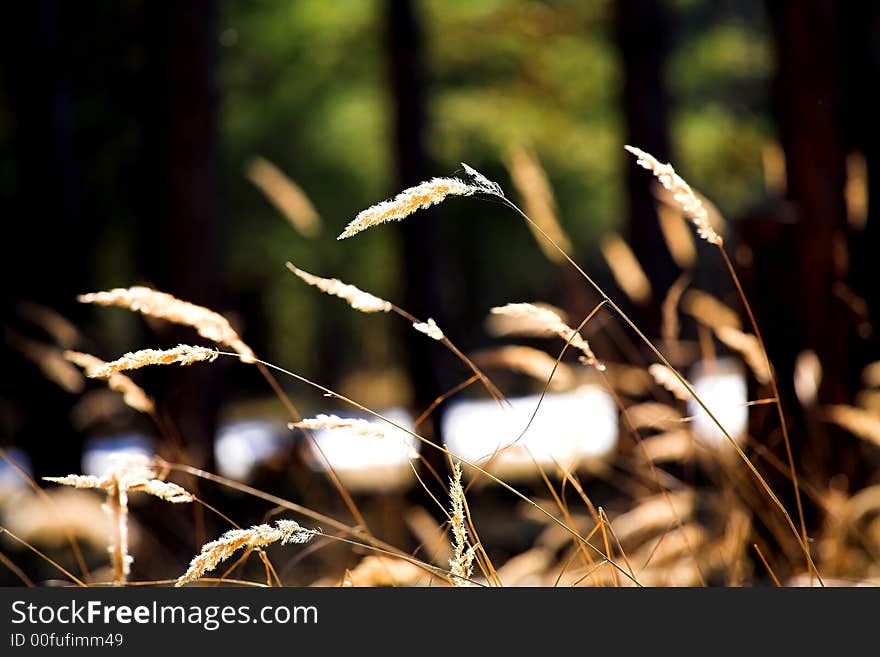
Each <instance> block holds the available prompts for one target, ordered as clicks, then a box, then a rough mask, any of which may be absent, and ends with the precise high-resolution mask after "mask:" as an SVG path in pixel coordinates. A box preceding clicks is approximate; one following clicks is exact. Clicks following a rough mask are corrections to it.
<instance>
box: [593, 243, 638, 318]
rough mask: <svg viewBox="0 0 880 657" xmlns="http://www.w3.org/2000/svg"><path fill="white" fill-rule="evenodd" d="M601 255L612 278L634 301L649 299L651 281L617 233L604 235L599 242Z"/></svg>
mask: <svg viewBox="0 0 880 657" xmlns="http://www.w3.org/2000/svg"><path fill="white" fill-rule="evenodd" d="M599 246H600V249H601V251H602V255H603V256H604V257H605V262H607V263H608V268H609V269H611V274H612V275H613V276H614V280H615V281H617V284H618V285H619V286H620V289H621V290H623V291H624V293H625V294H626V296H628V297H629V298H630V299H632V300H633V301H634V302H635V303H638V304H645V303H648V302H649V301H650V300H651V283H650V281H649V280H648V277H647V276H646V275H645V270H644V269H642V266H641V265H640V264H639V261H638V259H637V258H636V256H635V254H634V253H633V252H632V249H631V248H630V247H629V245H628V244H627V243H626V242H625V241H624V240H623V238H622V237H621V236H620V235H618V234H617V233H611V234H609V235H606V236H605V237H604V238H603V239H602V240H601V243H600V245H599Z"/></svg>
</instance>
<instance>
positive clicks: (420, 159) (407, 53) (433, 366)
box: [386, 0, 456, 470]
mask: <svg viewBox="0 0 880 657" xmlns="http://www.w3.org/2000/svg"><path fill="white" fill-rule="evenodd" d="M386 12H387V17H386V20H387V33H386V36H387V44H388V66H389V75H390V82H391V93H392V100H393V108H394V114H393V116H394V130H393V134H394V155H395V164H396V167H397V189H398V190H400V189H403V188H405V187H409V186H412V185H417V184H418V183H420V182H422V181H423V180H427V179H428V178H430V177H431V168H430V165H429V161H428V154H427V149H426V146H425V134H426V132H427V114H426V100H425V86H424V80H423V77H424V70H423V36H422V27H421V24H420V21H419V16H418V14H417V12H416V11H415V7H414V3H413V2H411V1H410V0H388V2H387V3H386ZM399 230H400V234H401V235H402V248H403V263H404V278H405V281H406V286H405V289H404V301H403V307H404V308H406V309H407V310H408V311H409V312H411V313H413V314H414V315H415V316H416V317H418V318H420V319H421V320H422V321H425V320H426V319H427V318H428V317H433V318H434V320H435V321H436V322H437V324H438V325H439V326H440V327H441V328H442V329H443V330H445V331H450V328H451V327H450V326H449V321H450V315H451V313H449V312H448V309H447V308H446V307H445V305H444V298H445V294H444V290H443V278H444V276H443V270H444V263H443V259H442V258H443V253H442V247H441V233H442V231H441V230H440V229H439V228H438V226H437V222H436V221H434V220H432V219H431V218H430V217H421V218H418V217H417V218H416V219H415V220H411V221H404V222H402V223H401V224H400V227H399ZM450 332H451V331H450ZM402 338H403V341H404V345H405V347H406V352H407V367H408V371H409V378H410V381H411V382H412V385H413V389H414V402H415V406H416V413H420V412H421V411H423V410H424V409H425V408H427V407H428V406H429V405H430V404H431V402H433V401H434V400H435V399H436V398H437V397H438V396H439V395H440V394H442V393H443V392H444V391H445V390H447V389H449V388H451V387H452V386H453V385H455V383H456V382H455V381H452V380H451V378H450V376H449V374H448V372H449V366H448V365H447V364H446V362H447V360H446V359H447V358H448V357H449V356H448V354H446V353H444V352H443V351H442V350H441V348H440V347H439V345H438V344H437V343H434V342H433V341H432V340H430V339H427V338H426V336H424V335H422V334H420V333H418V332H417V331H414V330H412V329H411V328H410V327H404V328H403V335H402ZM440 412H442V407H441V408H440V409H438V410H437V411H435V412H434V414H433V417H434V418H435V420H436V418H438V417H439V413H440ZM429 426H430V423H426V424H425V425H423V427H422V428H423V429H425V430H426V432H427V433H428V435H433V439H434V440H435V441H440V440H441V437H440V430H439V424H438V423H437V422H436V421H435V422H434V423H433V432H430V431H428V427H429ZM423 447H424V446H423ZM422 453H423V455H424V456H425V457H426V458H427V459H428V460H429V461H431V463H432V464H434V466H435V467H439V468H443V469H444V470H445V467H446V466H445V464H444V459H443V456H442V454H440V452H438V451H437V450H434V449H431V448H423V449H422Z"/></svg>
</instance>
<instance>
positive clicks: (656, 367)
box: [648, 363, 691, 401]
mask: <svg viewBox="0 0 880 657" xmlns="http://www.w3.org/2000/svg"><path fill="white" fill-rule="evenodd" d="M648 372H650V374H651V376H652V377H654V381H656V382H657V384H658V385H661V386H663V387H664V388H666V389H667V390H668V391H669V392H671V393H672V394H673V395H674V396H675V398H676V399H681V400H682V401H687V400H688V399H690V398H691V393H689V392H688V390H687V388H685V387H684V384H682V382H681V381H680V380H679V378H678V377H677V376H675V374H674V373H673V372H672V370H671V369H669V368H668V367H666V365H661V364H660V363H653V364H652V365H651V366H650V367H649V368H648Z"/></svg>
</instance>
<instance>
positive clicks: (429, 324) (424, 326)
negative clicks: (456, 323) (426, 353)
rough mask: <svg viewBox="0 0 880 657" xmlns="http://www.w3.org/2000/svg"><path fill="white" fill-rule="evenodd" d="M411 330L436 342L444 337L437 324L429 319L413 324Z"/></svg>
mask: <svg viewBox="0 0 880 657" xmlns="http://www.w3.org/2000/svg"><path fill="white" fill-rule="evenodd" d="M413 328H414V329H415V330H416V331H418V332H419V333H424V334H425V335H427V336H428V337H429V338H431V339H432V340H437V341H438V342H439V341H441V340H443V338H445V337H446V336H445V335H443V331H442V330H441V329H440V327H439V326H437V323H436V322H435V321H434V320H433V319H431V318H430V317H429V318H428V321H426V322H413Z"/></svg>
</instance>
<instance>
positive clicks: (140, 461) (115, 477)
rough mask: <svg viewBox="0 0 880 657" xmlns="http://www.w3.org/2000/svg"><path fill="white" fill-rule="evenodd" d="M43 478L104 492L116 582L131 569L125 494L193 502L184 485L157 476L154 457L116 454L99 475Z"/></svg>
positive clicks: (177, 502)
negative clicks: (111, 529)
mask: <svg viewBox="0 0 880 657" xmlns="http://www.w3.org/2000/svg"><path fill="white" fill-rule="evenodd" d="M43 479H44V480H45V481H50V482H52V483H55V484H60V485H63V486H71V487H73V488H95V489H100V490H103V491H105V492H106V494H107V500H106V502H105V503H104V509H105V511H106V512H107V513H108V514H109V515H110V517H111V518H112V519H113V528H114V531H113V532H112V533H111V536H110V545H109V547H108V552H109V553H110V561H111V564H112V566H113V579H114V581H115V582H116V583H123V582H125V581H126V580H127V579H128V575H129V573H130V570H131V562H132V557H131V555H129V553H128V546H129V540H128V494H129V493H130V492H143V493H147V494H149V495H153V496H154V497H158V498H160V499H162V500H165V501H166V502H171V503H173V504H179V503H181V502H192V501H193V499H194V498H193V496H192V495H191V494H190V493H189V492H187V491H186V490H185V489H184V488H182V487H180V486H178V485H177V484H173V483H170V482H167V481H163V480H161V479H159V478H158V469H157V468H156V466H155V463H154V462H153V460H152V459H149V458H147V457H144V456H142V455H128V454H127V455H117V456H116V457H115V458H114V459H113V461H112V463H111V466H110V468H109V469H108V470H107V472H105V473H104V474H103V475H101V476H94V475H75V474H72V475H67V476H66V477H43Z"/></svg>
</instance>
